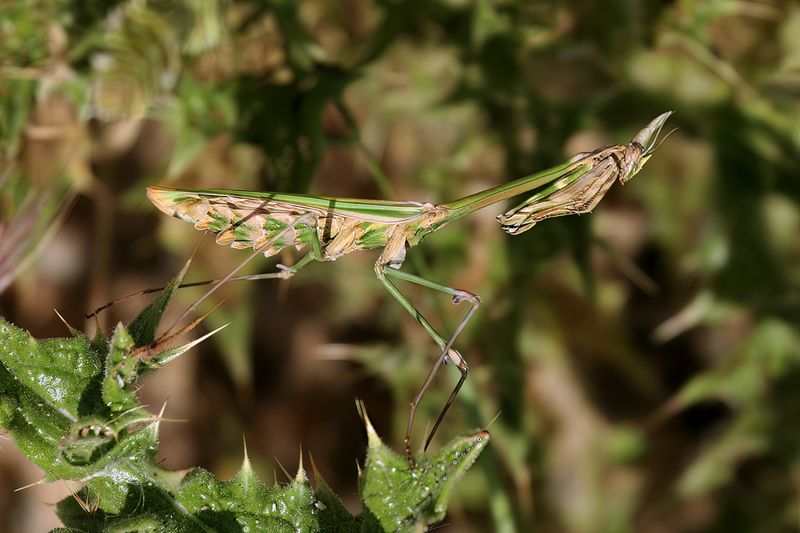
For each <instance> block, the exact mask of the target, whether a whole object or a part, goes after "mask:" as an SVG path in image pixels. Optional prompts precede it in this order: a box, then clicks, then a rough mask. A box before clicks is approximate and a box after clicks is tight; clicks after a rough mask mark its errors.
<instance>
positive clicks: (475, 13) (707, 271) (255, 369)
mask: <svg viewBox="0 0 800 533" xmlns="http://www.w3.org/2000/svg"><path fill="white" fill-rule="evenodd" d="M666 110H674V111H675V115H674V116H673V118H671V119H670V122H669V124H670V125H672V126H677V127H678V128H679V130H678V131H677V132H676V133H674V134H673V135H672V136H671V137H670V138H669V140H668V141H667V142H665V143H664V144H663V146H662V147H661V148H660V149H659V150H658V151H657V153H656V154H655V155H654V157H653V158H652V159H651V160H650V162H649V163H648V164H647V166H646V167H645V168H644V170H643V171H642V172H641V173H640V174H639V175H638V176H637V177H636V179H635V180H633V181H632V182H631V183H630V184H628V185H627V186H626V187H625V188H624V189H622V188H621V187H619V186H618V185H617V186H615V188H614V189H613V190H612V191H611V192H610V193H609V195H608V196H607V198H606V199H605V200H604V201H603V202H602V203H601V204H600V206H599V208H598V209H597V210H596V211H595V213H593V214H591V215H588V216H581V217H567V218H561V219H555V220H548V221H545V222H543V223H541V224H540V225H538V226H537V227H536V228H535V229H534V230H532V231H530V232H528V233H525V234H523V235H521V236H518V237H509V236H507V235H505V234H504V233H503V232H502V231H501V230H500V228H499V226H498V224H497V222H496V221H495V219H494V216H495V215H496V214H497V213H499V212H501V209H502V206H497V207H496V208H490V209H487V210H485V211H482V212H479V213H476V214H475V215H473V216H472V217H470V218H467V219H464V220H463V221H461V222H459V223H457V224H453V225H451V226H448V227H447V228H446V229H444V230H442V231H441V232H437V233H436V234H434V235H433V236H431V237H430V238H428V239H427V240H426V241H425V242H424V243H423V244H422V245H421V246H419V247H418V248H415V249H414V250H412V251H411V253H410V256H412V257H410V258H409V260H408V261H407V263H406V265H407V266H406V268H407V269H408V270H409V271H412V272H417V273H420V274H423V275H425V276H427V277H430V278H431V279H433V280H436V281H439V282H442V283H445V284H448V285H452V286H456V287H460V288H463V289H467V290H469V291H472V292H475V293H477V294H480V295H481V296H482V297H483V302H484V305H483V306H482V307H481V308H480V310H479V312H478V313H477V314H476V316H475V318H474V319H473V320H472V322H471V323H470V324H469V326H468V327H467V329H466V330H465V332H464V333H463V334H462V335H461V337H460V338H459V340H458V342H457V348H458V349H459V350H460V351H461V352H462V354H463V355H464V356H465V357H466V358H467V360H468V361H469V363H470V365H471V369H472V372H471V374H470V381H469V382H468V385H467V386H466V387H465V389H464V391H463V393H462V395H461V396H460V397H459V399H458V401H457V402H456V404H455V405H454V407H453V409H452V410H451V412H450V415H449V416H448V417H447V419H446V420H445V423H444V424H443V426H442V428H441V429H440V431H439V434H438V436H437V441H438V443H439V444H441V443H442V442H445V441H446V440H447V439H449V438H450V437H452V436H453V435H455V434H460V433H463V432H464V431H466V430H467V429H469V428H473V427H481V426H483V425H485V424H487V423H488V422H489V421H490V420H491V419H492V418H493V417H494V416H495V415H497V414H498V413H500V414H499V417H498V418H497V420H496V421H495V422H494V424H493V425H492V426H491V428H490V431H491V433H492V437H493V439H492V444H491V446H490V447H489V449H488V450H487V453H485V454H484V455H483V456H482V457H481V458H480V460H479V461H478V463H477V464H476V466H475V468H474V469H473V471H472V472H471V473H470V474H468V476H467V477H466V478H465V480H464V481H463V482H462V484H461V485H460V486H459V487H458V494H457V497H456V499H455V501H454V503H453V505H452V506H451V508H450V511H449V514H448V517H447V520H446V521H445V524H446V525H447V529H446V530H447V531H474V532H477V531H502V532H511V531H570V532H601V531H602V532H606V531H609V532H610V531H614V532H617V531H619V532H624V531H644V532H653V533H661V532H671V531H756V530H757V531H795V530H797V528H798V527H800V431H798V429H797V426H795V425H794V424H795V423H797V419H798V414H800V342H799V341H800V330H799V329H798V326H797V321H798V318H800V291H798V288H800V284H799V283H800V238H799V237H798V236H800V3H798V2H781V1H777V0H775V1H768V0H760V1H735V0H708V1H692V0H682V1H660V2H656V1H652V2H644V1H641V2H639V1H633V0H611V1H608V2H589V1H583V0H572V1H567V2H555V1H529V2H525V1H518V2H515V1H511V0H507V1H499V0H498V1H490V0H483V1H482V0H404V1H403V0H340V1H330V0H305V1H302V2H298V3H295V2H292V1H290V0H265V1H263V2H255V1H254V2H234V1H227V2H226V1H222V0H219V1H211V0H209V1H201V0H183V1H178V0H161V1H128V2H102V1H75V0H49V1H35V0H28V1H19V0H15V1H11V2H8V1H5V2H2V3H0V291H2V292H0V314H2V315H3V316H4V317H5V318H6V319H8V320H10V321H11V322H13V323H15V324H17V325H18V326H20V327H23V328H26V329H28V330H30V331H31V333H32V334H33V335H34V336H36V337H47V336H65V335H67V330H66V327H65V326H64V325H63V323H62V322H61V321H60V320H59V318H58V316H57V315H56V314H55V313H54V312H53V309H57V310H58V311H59V312H60V313H61V315H62V316H63V317H64V319H65V320H66V321H67V322H68V323H70V324H72V325H74V326H77V327H79V328H81V327H84V328H85V329H86V330H87V331H89V332H92V331H94V330H95V328H97V327H100V328H102V329H108V328H110V327H112V326H113V324H115V323H116V322H117V321H120V320H123V321H125V320H130V319H131V318H132V317H133V316H134V315H135V314H136V312H137V311H138V310H139V309H141V307H143V306H144V305H145V302H146V301H147V300H146V298H138V299H132V300H127V301H125V302H123V303H121V304H119V305H116V306H114V307H113V308H112V309H111V310H109V311H108V312H106V313H104V314H102V315H101V316H100V318H99V320H98V321H97V322H95V321H87V320H85V319H84V313H86V312H87V311H90V310H91V309H93V308H95V307H97V306H98V305H101V304H103V303H105V302H107V301H109V300H111V299H113V298H116V297H119V296H122V295H125V294H128V293H130V292H134V291H137V290H140V289H144V288H149V287H157V286H159V285H162V284H164V283H165V282H166V281H167V280H168V279H169V278H170V277H172V276H173V275H174V274H175V273H176V272H177V270H178V269H179V268H180V266H181V264H182V263H183V261H185V260H186V258H187V257H188V256H189V254H190V253H191V250H192V248H193V247H194V246H195V245H196V243H197V242H198V239H199V236H200V235H199V234H198V233H197V232H195V231H194V230H193V229H192V228H191V226H190V225H188V224H185V223H182V222H180V221H177V220H174V219H170V218H167V217H165V216H163V215H162V214H160V213H158V212H157V211H156V210H155V209H154V208H153V207H152V206H151V205H150V204H149V203H148V202H147V200H146V198H145V195H144V187H145V186H146V185H149V184H155V183H165V184H172V185H180V186H186V187H218V188H240V189H256V190H271V191H293V192H311V193H315V194H325V195H335V196H349V197H366V198H394V199H407V200H419V201H431V202H436V201H444V200H452V199H455V198H457V197H460V196H463V195H466V194H469V193H472V192H475V191H478V190H481V189H485V188H488V187H490V186H493V185H496V184H499V183H502V182H505V181H508V180H511V179H514V178H517V177H520V176H524V175H527V174H530V173H532V172H535V171H537V170H540V169H543V168H546V167H548V166H551V165H553V164H556V163H559V162H561V161H563V160H565V159H566V158H567V157H569V156H570V155H571V154H573V153H575V152H579V151H585V150H591V149H594V148H596V147H599V146H602V145H605V144H612V143H618V142H625V141H627V140H628V139H630V137H631V136H632V135H633V134H635V132H636V131H638V130H639V129H640V128H642V127H643V126H644V125H645V124H646V123H647V122H649V121H650V120H651V119H652V118H653V117H655V116H656V115H658V114H660V113H662V112H663V111H666ZM246 255H247V252H244V251H238V252H237V251H233V250H230V249H226V248H223V247H220V246H216V245H214V244H213V242H212V239H205V240H204V242H203V244H202V245H201V247H200V250H199V251H198V254H197V256H196V259H195V261H194V263H193V265H192V268H191V270H190V274H189V278H190V279H206V278H208V277H218V276H224V275H225V274H226V273H227V272H228V271H230V269H232V268H233V267H234V266H235V265H236V264H238V262H240V261H241V260H242V259H243V258H244V257H246ZM297 258H298V257H297V256H292V255H290V254H285V255H282V256H280V257H279V258H278V259H279V260H280V262H283V263H288V264H290V263H291V262H293V261H295V260H297ZM375 258H376V255H375V254H374V253H367V252H363V253H359V254H352V255H349V256H346V257H344V258H342V259H340V260H339V261H337V262H335V263H326V264H314V265H312V266H311V267H309V268H307V269H305V270H303V271H302V272H301V273H300V274H299V275H298V276H296V277H295V278H293V279H291V280H289V281H282V282H277V283H276V282H253V283H239V284H228V285H227V286H225V287H224V288H223V290H221V291H219V292H218V293H217V296H218V298H216V300H217V301H221V300H222V301H223V303H222V306H221V307H220V309H218V310H217V311H216V312H215V313H214V314H213V315H212V316H211V318H210V319H209V320H208V322H207V324H206V325H205V326H204V327H205V328H208V329H211V328H213V327H215V326H218V325H221V324H223V323H225V322H231V325H230V326H229V327H228V328H227V329H226V330H224V331H223V332H222V333H221V334H219V335H217V336H216V337H214V338H213V340H210V341H207V342H206V343H204V344H203V345H201V346H200V347H199V348H197V349H195V350H193V352H192V353H191V354H190V355H188V356H185V357H183V358H182V359H180V360H178V361H176V362H174V363H172V364H171V365H170V366H168V367H167V368H165V369H164V370H163V371H160V372H158V373H157V374H156V375H154V376H153V377H152V378H150V381H148V382H147V383H146V384H145V386H144V387H143V389H142V391H141V395H142V397H143V401H144V403H146V404H148V405H150V408H151V409H152V410H153V411H157V410H158V409H159V408H160V406H161V404H162V403H163V402H165V401H168V404H167V410H166V416H167V417H169V418H171V419H180V420H182V421H176V422H175V423H171V424H163V426H162V427H163V429H162V445H161V451H160V456H161V457H163V460H164V463H165V464H166V465H167V466H169V467H171V468H175V469H181V468H189V467H191V466H195V465H200V466H204V467H206V468H209V469H210V470H212V471H213V472H214V473H215V474H217V475H218V476H220V477H222V478H227V477H230V476H231V475H232V474H233V472H234V471H235V470H236V468H237V467H238V465H239V462H240V461H241V457H242V444H241V442H242V435H244V436H245V437H246V439H247V443H248V448H249V451H250V456H251V458H252V459H253V461H254V464H255V467H256V470H258V471H259V472H260V473H261V474H263V476H264V477H266V478H270V476H271V473H272V471H273V468H274V466H273V465H274V464H275V462H274V460H273V458H276V459H277V460H278V461H280V462H281V463H282V464H283V465H285V466H286V468H287V469H289V470H292V469H293V468H294V467H295V465H296V462H297V457H298V448H299V446H301V445H302V447H303V450H307V451H308V452H310V453H311V454H312V455H313V457H314V459H315V461H316V464H317V465H318V467H319V469H320V471H321V473H322V474H323V476H324V477H325V478H326V480H327V481H328V483H329V484H330V485H331V486H332V487H333V488H334V490H335V491H336V492H337V493H338V494H339V495H340V496H341V497H342V498H343V499H344V501H345V503H346V504H347V505H349V506H350V507H351V508H357V506H358V502H357V496H356V489H355V483H356V468H355V462H356V461H357V460H361V459H362V457H363V453H364V446H365V437H364V434H363V429H362V427H361V425H360V422H359V419H358V417H357V414H356V411H355V407H354V403H353V400H354V398H356V397H360V398H363V399H364V400H365V401H366V404H367V407H368V409H369V411H370V415H371V418H372V419H373V421H374V423H375V425H376V427H377V429H378V431H379V432H380V433H381V434H382V435H383V436H384V438H385V439H386V440H387V441H388V442H391V443H393V444H394V445H395V447H396V448H398V449H399V448H400V447H401V446H402V437H403V433H404V428H405V420H406V416H407V411H408V407H407V406H408V403H409V401H410V400H411V399H412V398H413V395H414V394H415V392H416V390H417V388H418V387H419V385H420V383H421V381H422V379H423V378H424V376H425V373H426V372H427V369H428V367H429V366H430V365H431V364H432V362H433V360H434V358H435V357H436V356H437V355H438V352H437V350H436V347H435V345H434V344H433V342H431V340H430V339H429V338H428V337H427V335H426V334H425V332H424V331H423V330H422V329H421V328H420V327H419V326H418V325H417V324H416V323H415V322H414V321H413V320H412V319H411V318H409V317H408V316H407V315H406V313H405V311H404V310H403V309H402V308H401V307H400V306H399V305H397V304H396V303H395V302H394V301H393V300H392V299H391V298H390V297H389V296H388V295H387V294H385V293H384V291H383V289H382V287H381V285H380V283H379V282H378V281H377V280H376V279H375V277H374V274H373V270H372V264H373V262H374V260H375ZM275 262H276V261H275V260H274V259H273V260H263V259H261V260H256V261H253V262H252V263H251V264H250V265H248V267H247V268H248V269H249V271H250V272H265V271H270V270H273V269H274V263H275ZM408 290H409V292H410V294H411V296H412V298H413V299H414V301H415V302H416V303H417V304H418V306H419V307H420V308H421V309H423V311H424V312H425V313H426V315H427V316H429V317H430V318H431V320H432V321H433V322H434V323H435V324H437V325H438V326H440V327H441V328H442V329H443V330H445V331H451V328H452V327H454V325H455V324H456V323H457V321H458V319H459V317H460V313H462V312H463V309H460V308H457V307H454V306H452V305H450V304H449V302H448V300H447V298H446V297H440V296H438V295H435V294H431V293H429V292H426V291H422V290H418V288H416V287H409V289H408ZM197 294H199V292H194V293H192V292H191V291H188V290H187V291H185V293H184V294H182V295H181V298H180V300H181V301H180V305H179V306H177V307H178V308H176V309H175V310H173V312H174V314H175V316H176V317H177V315H178V313H179V312H180V310H181V308H185V307H186V306H187V305H189V304H190V303H191V301H192V299H193V298H194V297H196V296H197ZM213 299H215V298H212V300H213ZM209 305H211V303H209ZM167 322H169V318H168V319H167ZM456 378H457V372H456V371H455V370H454V369H453V368H452V367H448V368H447V369H446V371H445V372H443V373H441V374H440V377H439V378H438V379H437V381H436V382H435V384H434V386H433V388H432V390H431V391H430V392H429V394H428V395H427V396H426V399H425V401H424V403H423V405H422V407H421V409H420V411H419V413H418V418H417V420H418V424H417V427H416V431H415V435H414V438H415V442H416V446H417V447H419V446H421V440H422V438H423V436H424V430H425V424H426V423H430V421H431V420H432V419H433V418H434V417H435V415H436V413H437V412H438V409H439V407H440V406H441V405H442V402H443V401H444V400H445V399H446V397H447V395H448V394H449V392H450V389H451V387H452V385H453V384H454V383H455V380H456ZM792 428H794V429H792ZM436 446H437V443H434V445H433V447H434V448H435V447H436ZM282 476H283V475H282V474H281V473H280V469H278V474H277V475H276V476H275V479H277V480H278V481H284V480H285V479H284V478H283V477H282ZM38 477H39V474H38V473H37V472H36V469H35V467H33V466H31V465H30V464H29V463H28V462H27V461H26V460H25V459H24V458H23V457H22V456H21V455H20V454H19V453H18V452H17V451H16V450H15V449H14V446H13V444H11V443H6V442H4V443H2V451H0V529H1V530H3V531H42V530H44V529H45V528H47V527H53V526H55V525H57V521H54V520H55V519H54V518H53V516H54V515H53V513H52V509H51V505H50V504H52V503H53V502H55V501H57V499H59V498H60V497H62V496H63V495H64V494H67V492H66V489H65V487H64V486H63V485H62V484H54V486H49V487H37V488H35V489H31V490H27V491H23V492H12V491H13V489H14V488H16V487H19V486H22V485H26V484H28V483H30V482H33V481H35V480H36V479H38Z"/></svg>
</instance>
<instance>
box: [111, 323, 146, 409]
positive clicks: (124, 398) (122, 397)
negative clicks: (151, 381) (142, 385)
mask: <svg viewBox="0 0 800 533" xmlns="http://www.w3.org/2000/svg"><path fill="white" fill-rule="evenodd" d="M133 348H134V340H133V337H131V334H130V333H128V330H127V329H126V328H125V326H123V325H122V324H117V327H116V329H115V330H114V336H113V337H111V345H110V346H109V351H108V358H107V360H106V375H105V378H104V379H103V401H105V403H106V405H107V406H108V407H109V408H110V409H111V410H112V411H113V412H121V411H126V410H128V409H131V408H134V407H137V406H138V402H137V400H136V395H135V394H134V384H135V383H136V381H137V380H138V379H139V364H140V362H141V359H140V358H139V357H136V356H134V355H132V353H131V352H132V350H133Z"/></svg>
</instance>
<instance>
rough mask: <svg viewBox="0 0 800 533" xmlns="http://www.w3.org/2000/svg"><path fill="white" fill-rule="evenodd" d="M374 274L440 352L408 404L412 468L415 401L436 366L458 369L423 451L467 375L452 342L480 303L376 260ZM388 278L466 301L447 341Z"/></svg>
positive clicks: (466, 294)
mask: <svg viewBox="0 0 800 533" xmlns="http://www.w3.org/2000/svg"><path fill="white" fill-rule="evenodd" d="M375 272H376V274H377V276H378V279H379V280H380V281H381V283H383V285H384V287H386V290H388V291H389V293H390V294H391V295H392V296H394V298H395V299H396V300H397V301H398V302H400V305H402V306H403V308H405V310H406V311H408V312H409V314H410V315H411V316H412V317H414V319H415V320H416V321H417V322H418V323H419V324H420V325H421V326H422V327H423V328H424V329H425V331H427V332H428V335H430V336H431V338H432V339H433V340H434V342H436V344H437V345H438V346H439V348H441V349H442V353H441V354H440V355H439V357H437V358H436V362H435V363H434V364H433V367H432V368H431V370H430V371H429V372H428V375H427V377H426V378H425V381H424V382H423V383H422V387H420V390H419V392H418V393H417V395H416V396H415V397H414V400H413V401H412V402H411V405H410V412H409V416H408V425H407V427H406V435H405V451H406V457H407V458H408V462H409V465H411V466H412V467H413V466H414V458H413V454H412V452H411V428H412V426H413V424H414V416H415V414H416V411H417V406H418V405H419V402H420V401H421V400H422V396H423V395H424V394H425V392H426V391H427V390H428V387H429V386H430V384H431V382H432V381H433V378H434V376H435V375H436V372H438V370H439V367H440V366H442V364H447V361H448V360H449V361H451V362H452V363H453V364H455V365H456V367H457V368H458V370H459V371H460V372H461V377H460V378H459V380H458V383H456V386H455V387H454V388H453V391H452V392H451V393H450V397H449V398H448V399H447V403H446V404H445V405H444V407H443V408H442V411H441V412H440V413H439V416H438V417H437V418H436V422H435V423H434V425H433V428H432V429H431V432H430V433H429V434H428V436H427V437H426V439H425V447H424V449H426V450H427V448H428V445H429V444H430V442H431V439H432V438H433V435H434V434H435V433H436V430H437V429H438V427H439V424H441V422H442V420H443V419H444V416H445V414H446V413H447V411H448V409H449V408H450V406H451V405H452V404H453V401H454V400H455V398H456V396H457V395H458V391H459V390H460V389H461V386H462V385H463V384H464V381H465V380H466V379H467V374H468V373H469V367H468V366H467V362H466V361H465V360H464V358H463V357H462V356H461V354H460V353H459V352H458V351H456V350H454V349H453V342H455V340H456V337H458V335H459V334H460V333H461V331H462V330H463V329H464V326H466V324H467V322H468V321H469V319H470V318H472V315H473V314H474V313H475V311H476V310H477V309H478V306H479V305H480V302H481V300H480V297H478V296H477V295H475V294H472V293H471V292H467V291H464V290H461V289H456V288H453V287H448V286H446V285H442V284H439V283H436V282H434V281H431V280H428V279H425V278H422V277H420V276H415V275H414V274H408V273H406V272H402V271H400V270H398V269H396V268H392V267H390V266H388V265H386V264H383V263H381V262H380V261H379V262H378V263H377V264H376V265H375ZM389 278H397V279H401V280H403V281H408V282H410V283H416V284H417V285H421V286H423V287H427V288H429V289H433V290H436V291H439V292H443V293H445V294H449V295H450V296H451V297H452V301H453V303H454V304H458V303H461V302H464V301H467V302H470V304H471V305H470V308H469V310H468V311H467V313H466V315H464V318H462V319H461V322H459V324H458V326H456V329H455V330H454V331H453V334H452V335H451V336H450V338H449V339H448V340H445V338H444V337H442V335H440V334H439V332H437V331H436V329H435V328H434V327H433V326H432V325H431V324H430V322H428V320H427V319H426V318H425V317H424V316H422V313H420V312H419V310H418V309H417V308H416V307H415V306H414V304H413V303H411V301H410V300H409V299H408V297H406V296H405V295H404V294H403V293H402V292H401V291H400V289H398V288H397V286H396V285H395V284H394V283H393V282H392V280H391V279H389Z"/></svg>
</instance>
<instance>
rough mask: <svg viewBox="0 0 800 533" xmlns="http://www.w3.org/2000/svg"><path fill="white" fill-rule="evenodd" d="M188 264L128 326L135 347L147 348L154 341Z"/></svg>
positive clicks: (188, 262) (187, 268)
mask: <svg viewBox="0 0 800 533" xmlns="http://www.w3.org/2000/svg"><path fill="white" fill-rule="evenodd" d="M190 264H191V261H187V262H186V264H185V265H183V268H182V269H181V271H180V272H178V275H177V276H175V277H174V278H173V279H172V281H170V282H169V284H168V285H167V286H166V287H165V288H164V290H163V291H161V293H160V294H159V295H158V296H157V297H156V299H155V300H153V301H152V302H151V303H150V305H148V306H147V307H145V308H144V310H142V312H141V313H139V314H138V315H136V318H134V319H133V320H131V323H130V324H128V331H130V334H131V336H132V337H133V340H134V343H135V344H136V346H148V345H150V344H153V342H154V341H155V340H156V330H157V329H158V325H159V324H160V323H161V318H162V317H163V316H164V313H165V312H166V310H167V307H169V303H170V302H171V301H172V297H173V296H174V295H175V291H176V290H177V289H178V286H179V285H180V284H181V282H182V281H183V277H184V276H185V275H186V271H187V270H189V265H190Z"/></svg>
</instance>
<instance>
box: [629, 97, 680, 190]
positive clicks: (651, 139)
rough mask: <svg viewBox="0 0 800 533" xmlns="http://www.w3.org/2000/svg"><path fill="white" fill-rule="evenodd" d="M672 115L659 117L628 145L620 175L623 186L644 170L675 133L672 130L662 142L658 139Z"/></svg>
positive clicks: (669, 113) (666, 114) (664, 114)
mask: <svg viewBox="0 0 800 533" xmlns="http://www.w3.org/2000/svg"><path fill="white" fill-rule="evenodd" d="M671 114H672V111H667V112H666V113H662V114H660V115H658V116H657V117H656V118H654V119H653V120H652V122H650V124H648V125H647V126H645V127H644V129H642V131H640V132H639V133H637V134H636V137H634V138H633V139H632V140H631V142H630V143H628V146H627V147H626V149H625V153H624V154H623V156H622V161H621V167H622V168H621V169H620V175H619V182H620V183H621V184H623V185H625V183H626V182H627V181H628V180H629V179H631V178H632V177H634V176H635V175H636V173H637V172H639V171H640V170H641V169H642V167H643V166H644V164H645V163H647V160H648V159H650V156H651V155H653V152H655V151H656V148H658V147H659V146H661V143H662V142H664V140H665V139H666V138H667V137H669V135H670V133H672V131H675V130H672V131H670V132H669V133H667V134H666V135H665V136H664V137H662V138H661V140H659V139H658V136H659V135H660V134H661V128H662V127H663V126H664V123H665V122H666V121H667V119H668V118H669V116H670V115H671Z"/></svg>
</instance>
